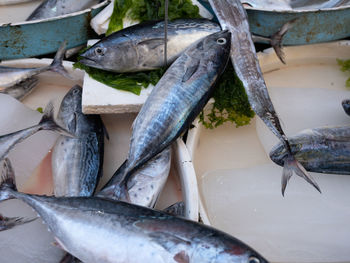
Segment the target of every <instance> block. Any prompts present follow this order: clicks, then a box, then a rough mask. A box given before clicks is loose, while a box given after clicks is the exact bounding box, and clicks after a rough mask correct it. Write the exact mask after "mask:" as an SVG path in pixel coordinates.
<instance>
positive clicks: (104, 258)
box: [0, 162, 267, 263]
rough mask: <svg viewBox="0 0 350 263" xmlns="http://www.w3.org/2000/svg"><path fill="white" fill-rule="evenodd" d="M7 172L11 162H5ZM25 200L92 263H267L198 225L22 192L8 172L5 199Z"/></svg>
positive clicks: (0, 191) (125, 207)
mask: <svg viewBox="0 0 350 263" xmlns="http://www.w3.org/2000/svg"><path fill="white" fill-rule="evenodd" d="M5 164H6V165H5V167H4V170H9V168H8V167H9V166H10V163H9V162H5ZM13 198H16V199H19V200H21V201H23V202H25V203H26V204H28V205H29V206H31V207H32V208H33V209H34V210H35V211H36V212H37V213H38V215H39V216H40V217H41V219H42V220H43V221H44V222H45V223H46V224H47V226H48V229H50V231H51V232H52V233H53V235H54V236H55V239H56V241H57V243H58V244H59V245H60V247H62V248H63V249H64V250H66V251H67V252H69V253H70V254H72V255H73V256H75V257H77V258H78V259H80V260H81V261H83V262H86V263H111V262H115V263H117V262H134V263H141V262H142V263H143V262H154V263H157V262H173V263H189V262H201V263H207V262H208V263H209V262H222V263H224V262H225V263H226V262H233V263H265V262H267V261H266V259H264V258H263V257H262V256H261V255H260V254H259V253H258V252H256V251H254V250H253V249H252V248H250V247H249V246H247V245H246V244H244V243H243V242H242V241H240V240H238V239H236V238H234V237H232V236H230V235H228V234H226V233H224V232H221V231H219V230H216V229H214V228H212V227H209V226H206V225H203V224H199V223H197V222H194V221H190V220H186V219H183V218H179V217H175V216H172V215H169V214H166V213H164V212H160V211H156V210H152V209H150V208H146V207H142V206H137V205H132V204H129V203H124V202H120V201H112V200H107V199H103V198H98V197H53V196H39V195H31V194H24V193H20V192H17V190H16V184H15V179H14V176H13V174H12V173H6V172H5V173H2V176H1V179H0V201H4V200H8V199H13Z"/></svg>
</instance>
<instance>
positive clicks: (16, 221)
mask: <svg viewBox="0 0 350 263" xmlns="http://www.w3.org/2000/svg"><path fill="white" fill-rule="evenodd" d="M36 219H37V217H35V218H24V217H4V216H2V215H1V214H0V231H5V230H9V229H11V228H13V227H16V226H20V225H23V224H26V223H30V222H33V221H34V220H36Z"/></svg>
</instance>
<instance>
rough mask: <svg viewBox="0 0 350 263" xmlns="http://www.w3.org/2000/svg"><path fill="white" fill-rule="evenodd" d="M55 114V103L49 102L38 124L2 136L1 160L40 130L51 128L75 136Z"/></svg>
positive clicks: (0, 140) (0, 141)
mask: <svg viewBox="0 0 350 263" xmlns="http://www.w3.org/2000/svg"><path fill="white" fill-rule="evenodd" d="M53 114H54V110H53V104H52V102H49V103H48V104H47V106H46V107H45V110H44V114H43V116H42V118H41V120H40V122H39V123H38V124H36V125H34V126H31V127H28V128H25V129H22V130H19V131H15V132H12V133H9V134H5V135H2V136H0V161H1V160H3V159H4V158H5V157H6V156H7V154H8V153H9V152H10V151H11V150H12V149H13V147H15V146H16V145H17V144H18V143H20V142H22V141H23V140H25V139H26V138H28V137H30V136H31V135H33V134H35V133H37V132H38V131H42V130H51V131H55V132H57V133H60V134H63V135H66V136H69V137H74V135H72V134H71V133H70V132H68V131H67V130H65V129H64V128H62V127H61V126H60V125H58V124H57V123H56V121H55V120H54V117H53Z"/></svg>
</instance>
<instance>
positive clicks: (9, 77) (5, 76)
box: [0, 41, 72, 88]
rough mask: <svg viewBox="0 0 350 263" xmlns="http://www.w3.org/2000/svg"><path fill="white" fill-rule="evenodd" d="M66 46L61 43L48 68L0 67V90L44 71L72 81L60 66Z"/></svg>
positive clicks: (64, 43)
mask: <svg viewBox="0 0 350 263" xmlns="http://www.w3.org/2000/svg"><path fill="white" fill-rule="evenodd" d="M66 44H67V42H66V41H64V42H63V43H62V45H61V46H60V48H59V49H58V50H57V53H56V55H55V57H54V59H53V61H52V63H51V64H50V65H48V66H43V67H39V68H14V67H5V66H0V88H8V87H11V86H13V85H16V84H19V83H20V82H22V81H24V80H26V79H28V78H31V77H33V76H35V75H38V74H40V73H42V72H45V71H53V72H57V73H59V74H61V75H62V76H64V77H66V78H69V79H72V77H71V76H70V75H69V74H68V72H67V71H66V69H65V68H64V67H63V65H62V61H63V57H64V51H65V48H66Z"/></svg>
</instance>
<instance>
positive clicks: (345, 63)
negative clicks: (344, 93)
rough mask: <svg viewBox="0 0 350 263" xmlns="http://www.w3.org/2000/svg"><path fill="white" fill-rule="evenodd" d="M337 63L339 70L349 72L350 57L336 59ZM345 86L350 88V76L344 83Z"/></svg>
mask: <svg viewBox="0 0 350 263" xmlns="http://www.w3.org/2000/svg"><path fill="white" fill-rule="evenodd" d="M337 62H338V65H339V66H340V70H341V71H343V72H347V71H349V72H350V59H348V60H342V59H337ZM345 85H346V87H348V88H350V77H349V78H348V79H347V80H346V83H345Z"/></svg>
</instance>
